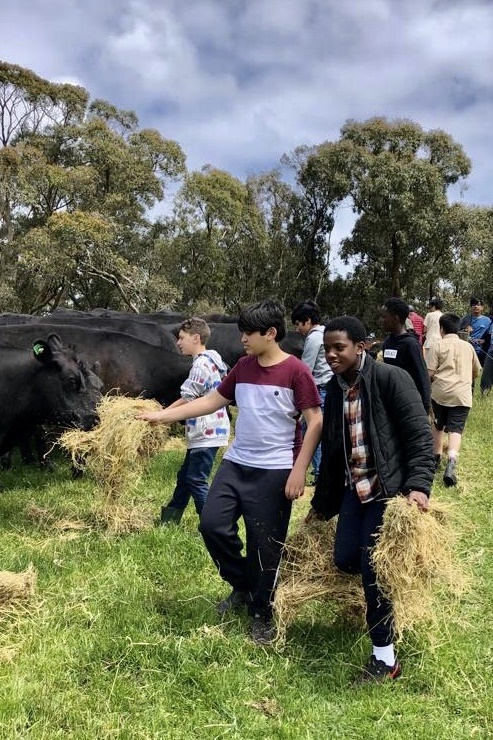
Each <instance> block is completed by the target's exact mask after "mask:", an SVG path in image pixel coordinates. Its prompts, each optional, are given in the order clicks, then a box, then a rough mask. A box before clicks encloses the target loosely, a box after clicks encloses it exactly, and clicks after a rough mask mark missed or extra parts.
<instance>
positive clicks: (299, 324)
mask: <svg viewBox="0 0 493 740" xmlns="http://www.w3.org/2000/svg"><path fill="white" fill-rule="evenodd" d="M294 327H295V329H296V331H297V332H299V333H300V334H301V336H302V337H306V335H307V334H308V332H309V331H310V329H312V328H313V323H312V320H311V319H307V320H306V321H295V322H294Z"/></svg>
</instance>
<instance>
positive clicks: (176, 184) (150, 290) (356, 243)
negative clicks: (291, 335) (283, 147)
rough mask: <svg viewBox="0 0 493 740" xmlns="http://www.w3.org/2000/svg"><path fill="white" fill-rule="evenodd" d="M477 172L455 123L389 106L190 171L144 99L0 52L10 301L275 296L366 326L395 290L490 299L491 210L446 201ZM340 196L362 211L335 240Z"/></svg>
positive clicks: (161, 301)
mask: <svg viewBox="0 0 493 740" xmlns="http://www.w3.org/2000/svg"><path fill="white" fill-rule="evenodd" d="M470 170H471V162H470V160H469V158H468V157H467V155H466V153H465V152H464V150H463V148H462V146H461V145H460V144H459V143H458V142H455V141H454V140H453V138H452V137H451V136H450V135H449V134H448V133H446V132H445V131H441V130H430V131H426V130H424V129H423V128H422V127H421V126H420V125H419V124H418V123H415V122H413V121H409V120H388V119H386V118H384V117H378V118H372V119H369V120H367V121H361V122H358V121H352V120H350V121H347V122H346V123H345V124H344V125H343V126H342V128H341V131H340V136H339V138H338V139H337V140H334V141H325V142H322V143H320V144H319V145H317V146H310V147H308V146H305V145H302V144H300V146H298V147H297V148H296V149H295V150H294V151H293V152H291V153H287V154H286V155H284V156H283V157H282V159H281V161H280V163H279V168H278V169H275V170H273V171H269V172H260V173H257V174H252V175H250V176H249V177H248V178H246V179H245V180H244V181H242V180H241V179H239V178H238V177H236V176H234V175H232V174H231V173H229V172H227V171H225V170H221V169H218V168H216V167H214V166H213V165H205V166H204V167H203V168H202V169H201V170H199V171H187V168H186V163H185V153H184V152H183V150H182V149H181V147H180V145H179V143H178V142H176V141H173V140H170V139H168V138H165V137H164V136H163V135H162V134H161V133H160V132H159V131H156V130H153V129H145V128H141V127H140V125H139V120H138V117H137V115H136V113H135V112H133V111H126V110H119V109H118V108H116V107H115V106H114V105H113V104H112V103H110V102H108V101H104V100H98V99H95V100H92V101H91V100H90V96H89V93H88V92H87V91H86V90H84V89H83V88H81V87H78V86H75V85H69V84H55V83H52V82H50V81H48V80H44V79H42V78H40V77H39V76H38V75H36V74H35V73H34V72H32V71H31V70H28V69H24V68H22V67H19V66H17V65H15V64H9V63H7V62H0V269H1V271H2V282H1V285H0V310H3V311H23V312H26V313H42V312H46V311H49V310H51V309H53V308H55V307H57V306H70V307H74V308H80V309H84V308H90V307H93V306H96V305H98V306H105V307H108V308H116V309H123V308H125V309H129V310H132V311H146V310H155V309H159V308H174V309H181V310H187V311H190V312H192V311H196V310H204V311H208V310H219V311H221V312H223V311H227V312H236V311H238V309H239V308H240V307H241V306H242V305H244V304H245V303H248V302H250V301H253V300H257V299H258V298H260V297H262V296H266V295H275V296H277V297H279V298H280V299H281V300H283V301H284V302H285V303H286V305H287V306H288V308H289V307H291V306H292V305H293V304H294V303H295V302H297V301H298V300H301V299H305V298H314V299H315V300H317V301H318V302H319V304H320V305H321V308H322V310H323V312H325V313H331V314H333V313H342V312H346V313H354V314H357V315H359V316H361V317H362V318H363V319H364V320H365V321H366V322H367V324H368V325H369V326H370V325H371V324H372V321H373V320H374V319H373V317H374V314H375V308H376V307H377V306H378V305H379V303H381V302H382V301H383V300H384V299H385V298H386V297H388V296H389V295H402V296H404V297H407V298H408V299H409V300H410V301H412V302H413V303H417V304H418V306H419V305H422V306H423V307H424V306H425V304H426V302H427V300H428V299H429V298H430V297H431V296H432V295H434V294H437V293H441V294H446V295H448V296H449V299H450V301H451V303H454V302H455V303H456V304H457V305H460V304H461V302H463V301H465V300H466V298H467V296H468V295H469V294H471V293H474V292H479V293H481V294H482V295H483V296H484V297H485V298H486V299H487V300H489V301H493V291H492V289H491V288H490V282H491V281H490V279H489V276H490V271H491V270H490V268H491V263H492V259H493V239H492V236H493V210H492V209H491V208H486V207H481V208H480V207H476V206H467V205H465V204H464V203H462V202H460V203H453V202H450V190H451V187H452V186H454V185H456V184H457V183H464V182H465V181H466V178H467V176H468V174H469V173H470ZM172 185H173V187H171V186H172ZM342 208H346V209H347V208H350V209H351V210H352V212H353V216H354V224H353V227H352V229H351V232H350V233H349V234H348V235H347V236H346V238H345V239H344V240H343V241H342V243H341V244H340V245H333V244H332V243H331V239H332V234H333V231H334V228H335V226H336V225H337V219H338V217H339V214H340V212H341V209H342ZM338 246H339V252H338V255H339V258H340V259H341V260H343V261H345V262H346V264H347V265H348V272H347V274H346V275H345V276H342V277H341V276H340V275H334V274H331V269H330V265H331V264H332V262H333V259H334V256H335V254H336V252H335V250H336V249H337V247H338Z"/></svg>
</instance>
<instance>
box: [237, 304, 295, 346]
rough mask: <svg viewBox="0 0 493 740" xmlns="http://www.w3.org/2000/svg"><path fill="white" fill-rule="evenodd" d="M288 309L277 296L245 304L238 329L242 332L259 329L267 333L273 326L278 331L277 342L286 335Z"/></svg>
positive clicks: (262, 332)
mask: <svg viewBox="0 0 493 740" xmlns="http://www.w3.org/2000/svg"><path fill="white" fill-rule="evenodd" d="M285 316H286V311H285V308H284V306H283V305H282V303H281V302H280V301H278V300H276V299H275V298H266V299H265V300H263V301H257V303H251V304H250V305H249V306H245V308H243V309H242V310H241V312H240V316H239V318H238V329H239V330H240V331H241V332H244V331H245V332H253V331H259V332H260V333H261V334H266V332H267V330H268V329H270V328H271V327H273V328H274V329H275V330H276V331H277V335H276V342H281V341H282V340H283V339H284V337H285V336H286V320H285Z"/></svg>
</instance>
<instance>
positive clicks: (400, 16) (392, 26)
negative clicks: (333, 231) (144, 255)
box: [0, 0, 493, 229]
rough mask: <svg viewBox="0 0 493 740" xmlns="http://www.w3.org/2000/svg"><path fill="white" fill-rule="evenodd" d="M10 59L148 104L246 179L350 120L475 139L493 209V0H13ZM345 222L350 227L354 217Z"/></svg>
mask: <svg viewBox="0 0 493 740" xmlns="http://www.w3.org/2000/svg"><path fill="white" fill-rule="evenodd" d="M1 18H2V42H1V47H0V58H2V59H3V60H5V61H8V62H12V63H16V64H20V65H21V66H24V67H28V68H30V69H32V70H33V71H34V72H36V73H37V74H38V75H40V76H42V77H45V78H47V79H50V80H52V81H68V82H74V83H77V84H80V85H82V86H83V87H85V88H86V89H87V90H88V92H89V94H90V96H91V98H104V99H106V100H108V101H110V102H111V103H113V104H114V105H116V106H117V107H120V108H123V109H130V110H133V111H135V112H136V113H137V115H138V117H139V121H140V125H141V126H142V127H154V128H157V129H159V131H160V132H161V133H162V134H163V136H165V137H167V138H171V139H175V140H176V141H178V143H179V144H180V145H181V147H182V148H183V150H184V152H185V153H186V155H187V165H188V168H189V169H191V170H192V169H199V168H200V167H202V166H203V165H204V164H206V163H210V164H212V165H214V166H216V167H220V168H223V169H226V170H228V171H229V172H231V173H233V174H235V175H237V176H238V177H240V178H241V179H244V178H245V177H246V176H247V175H249V174H252V173H255V172H260V171H263V170H266V169H270V168H271V167H274V166H276V165H277V164H278V163H279V158H280V157H281V155H282V154H283V153H285V152H290V151H292V150H293V149H294V147H296V146H298V145H300V144H318V143H320V142H322V141H325V140H328V139H329V140H330V139H336V138H338V135H339V129H340V127H341V126H342V124H343V123H344V122H345V121H346V120H347V119H348V118H354V119H356V120H364V119H366V118H369V117H372V116H375V115H383V116H386V117H388V118H410V119H412V120H414V121H416V122H417V123H419V124H421V125H422V126H423V127H424V128H425V129H432V128H442V129H444V130H445V131H447V132H448V133H450V134H451V135H452V136H453V137H454V139H455V140H456V141H458V142H460V143H461V144H462V145H463V146H464V149H465V151H466V153H467V154H468V155H469V157H471V159H472V164H473V169H472V173H471V175H470V176H469V178H468V181H467V184H468V188H467V190H466V191H465V192H464V193H463V194H462V196H461V194H460V193H459V192H457V193H454V196H455V197H462V198H463V199H464V200H465V201H466V202H469V203H475V204H482V205H491V204H492V203H493V196H492V188H491V183H492V180H493V157H492V150H493V146H492V145H493V133H492V132H493V124H492V122H493V74H492V70H493V0H437V1H434V0H12V1H11V2H8V3H4V4H3V7H2V14H1ZM342 216H343V217H342V219H341V224H340V225H339V229H341V228H342V229H343V223H344V214H342Z"/></svg>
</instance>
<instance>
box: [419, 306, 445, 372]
mask: <svg viewBox="0 0 493 740" xmlns="http://www.w3.org/2000/svg"><path fill="white" fill-rule="evenodd" d="M428 306H429V309H430V310H429V311H428V313H427V314H426V316H425V320H424V327H423V333H424V344H423V351H424V356H425V362H427V360H428V358H429V356H430V350H431V348H432V347H433V346H434V345H435V344H436V343H437V342H438V341H439V340H440V339H441V338H442V335H441V334H440V316H441V315H442V309H443V301H442V299H441V298H432V299H431V300H430V302H429V303H428Z"/></svg>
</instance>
